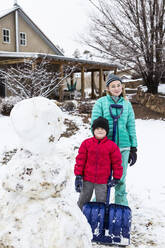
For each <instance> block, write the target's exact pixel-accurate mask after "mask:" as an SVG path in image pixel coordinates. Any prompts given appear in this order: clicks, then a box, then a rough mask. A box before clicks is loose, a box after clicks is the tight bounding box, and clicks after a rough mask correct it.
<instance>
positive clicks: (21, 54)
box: [0, 51, 117, 68]
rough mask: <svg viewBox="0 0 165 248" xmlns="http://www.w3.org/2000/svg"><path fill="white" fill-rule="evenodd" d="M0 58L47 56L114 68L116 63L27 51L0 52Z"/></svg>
mask: <svg viewBox="0 0 165 248" xmlns="http://www.w3.org/2000/svg"><path fill="white" fill-rule="evenodd" d="M0 58H48V59H55V60H59V61H61V60H62V61H69V62H77V63H84V64H91V65H102V66H106V67H112V68H116V67H117V65H116V64H110V63H106V62H99V61H93V60H85V59H77V58H71V57H65V56H60V55H54V54H46V53H27V52H5V51H3V52H0Z"/></svg>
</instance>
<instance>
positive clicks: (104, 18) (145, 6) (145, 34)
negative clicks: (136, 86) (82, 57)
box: [85, 0, 165, 94]
mask: <svg viewBox="0 0 165 248" xmlns="http://www.w3.org/2000/svg"><path fill="white" fill-rule="evenodd" d="M89 1H90V2H91V3H92V5H93V6H94V7H95V9H97V11H98V13H97V14H95V15H94V16H93V17H91V21H92V26H91V27H92V28H91V30H90V36H89V37H88V39H86V40H85V42H86V43H87V44H88V45H89V46H90V47H92V48H94V49H96V50H98V51H99V52H101V54H102V55H103V56H105V57H108V58H109V60H111V62H112V61H113V62H114V61H115V62H116V63H117V62H119V63H120V64H121V65H127V66H128V67H129V68H132V69H134V70H135V71H136V73H137V74H138V75H139V76H141V77H142V78H143V80H144V83H145V85H146V86H147V88H148V92H150V93H153V94H156V93H157V92H158V85H159V83H160V80H161V77H162V75H163V72H165V67H164V62H163V57H164V54H165V0H111V1H110V0H109V1H107V0H89Z"/></svg>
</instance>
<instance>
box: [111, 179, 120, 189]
mask: <svg viewBox="0 0 165 248" xmlns="http://www.w3.org/2000/svg"><path fill="white" fill-rule="evenodd" d="M119 181H120V179H116V178H113V179H112V180H111V181H110V182H109V183H108V186H109V187H115V186H116V185H117V184H118V183H119Z"/></svg>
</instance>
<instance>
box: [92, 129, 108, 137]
mask: <svg viewBox="0 0 165 248" xmlns="http://www.w3.org/2000/svg"><path fill="white" fill-rule="evenodd" d="M94 135H95V138H96V139H104V137H105V136H106V130H105V129H104V128H102V127H98V128H95V130H94Z"/></svg>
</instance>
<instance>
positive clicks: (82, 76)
mask: <svg viewBox="0 0 165 248" xmlns="http://www.w3.org/2000/svg"><path fill="white" fill-rule="evenodd" d="M84 79H85V78H84V66H82V67H81V99H82V100H84V98H85V92H84V89H85V80H84Z"/></svg>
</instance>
